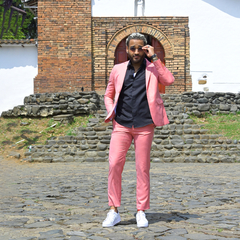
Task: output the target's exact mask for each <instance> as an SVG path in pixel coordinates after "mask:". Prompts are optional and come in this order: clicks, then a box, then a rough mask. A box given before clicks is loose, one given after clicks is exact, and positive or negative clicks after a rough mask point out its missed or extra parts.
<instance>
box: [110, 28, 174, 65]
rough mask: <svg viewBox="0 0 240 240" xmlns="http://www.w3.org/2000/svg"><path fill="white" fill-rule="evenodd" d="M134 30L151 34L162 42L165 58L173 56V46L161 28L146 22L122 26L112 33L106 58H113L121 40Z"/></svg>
mask: <svg viewBox="0 0 240 240" xmlns="http://www.w3.org/2000/svg"><path fill="white" fill-rule="evenodd" d="M134 32H140V33H144V34H148V35H151V36H153V37H154V38H156V39H157V40H158V41H159V42H160V43H161V44H162V46H163V48H164V51H165V58H166V59H171V58H173V46H172V44H171V42H170V41H169V39H168V38H167V36H166V35H165V34H164V33H163V32H162V31H161V30H159V29H157V28H155V27H152V26H149V25H147V24H138V25H131V26H128V27H125V28H122V29H121V30H119V31H118V32H116V33H115V34H114V36H113V37H112V38H111V40H110V41H109V43H108V45H107V58H108V59H109V60H110V59H111V60H114V58H115V57H114V53H115V50H116V48H117V46H118V44H119V43H120V42H121V40H122V39H124V38H125V37H127V36H128V35H130V34H131V33H134Z"/></svg>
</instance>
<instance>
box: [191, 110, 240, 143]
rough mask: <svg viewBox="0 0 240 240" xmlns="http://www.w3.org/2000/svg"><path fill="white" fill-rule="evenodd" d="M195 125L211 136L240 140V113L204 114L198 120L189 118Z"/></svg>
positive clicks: (193, 117)
mask: <svg viewBox="0 0 240 240" xmlns="http://www.w3.org/2000/svg"><path fill="white" fill-rule="evenodd" d="M191 118H192V119H193V120H194V122H195V123H197V124H202V125H203V128H204V129H208V130H209V132H210V133H211V134H222V135H223V136H224V137H226V138H228V139H233V140H234V139H236V140H240V113H239V112H238V113H237V114H232V113H230V114H221V113H219V114H217V115H211V114H205V115H204V116H203V117H201V118H198V117H195V116H191Z"/></svg>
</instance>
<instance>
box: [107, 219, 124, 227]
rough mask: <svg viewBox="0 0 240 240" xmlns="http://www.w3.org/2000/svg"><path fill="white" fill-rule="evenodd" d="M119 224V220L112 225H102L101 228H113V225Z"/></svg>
mask: <svg viewBox="0 0 240 240" xmlns="http://www.w3.org/2000/svg"><path fill="white" fill-rule="evenodd" d="M120 222H121V219H118V220H117V222H116V223H114V224H113V225H104V224H102V227H114V226H115V225H117V224H118V223H120Z"/></svg>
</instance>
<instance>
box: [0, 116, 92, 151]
mask: <svg viewBox="0 0 240 240" xmlns="http://www.w3.org/2000/svg"><path fill="white" fill-rule="evenodd" d="M90 118H93V115H87V116H77V117H74V121H73V122H72V123H70V124H67V123H61V122H57V121H54V120H53V118H22V117H18V118H0V155H7V154H8V152H9V151H11V150H14V149H15V150H17V151H20V152H21V155H22V154H23V152H25V151H26V150H27V149H28V147H29V146H30V145H36V144H41V145H42V144H45V142H46V140H49V139H51V138H52V137H58V136H64V135H72V136H74V135H76V134H75V132H74V129H75V128H77V127H86V126H87V123H88V122H89V119H90ZM23 122H24V123H27V125H23V124H22V123H23ZM22 140H24V141H22ZM19 141H21V142H19Z"/></svg>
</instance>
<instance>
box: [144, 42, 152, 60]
mask: <svg viewBox="0 0 240 240" xmlns="http://www.w3.org/2000/svg"><path fill="white" fill-rule="evenodd" d="M142 50H143V51H144V52H145V53H146V55H147V57H149V58H150V57H151V56H152V55H153V54H154V47H152V46H151V45H145V46H144V47H142Z"/></svg>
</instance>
